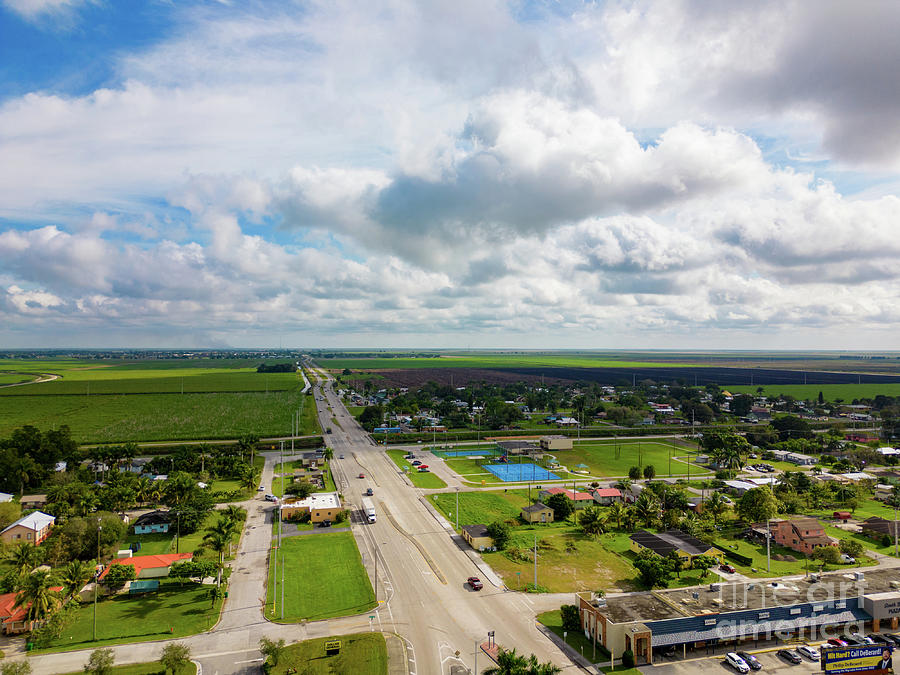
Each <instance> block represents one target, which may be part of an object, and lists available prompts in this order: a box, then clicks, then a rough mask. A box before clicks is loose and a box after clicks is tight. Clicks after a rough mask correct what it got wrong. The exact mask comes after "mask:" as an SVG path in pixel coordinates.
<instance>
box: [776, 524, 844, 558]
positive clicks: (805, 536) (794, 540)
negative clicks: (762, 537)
mask: <svg viewBox="0 0 900 675" xmlns="http://www.w3.org/2000/svg"><path fill="white" fill-rule="evenodd" d="M769 527H770V529H771V531H772V539H774V540H775V543H777V544H781V545H782V546H785V547H787V548H790V549H793V550H794V551H799V552H800V553H805V554H807V555H809V554H810V553H812V552H813V549H814V548H816V547H817V546H836V545H837V540H835V539H832V538H831V537H829V536H828V535H826V534H825V528H824V527H822V524H821V523H820V522H819V521H818V520H816V519H815V518H795V519H793V520H773V521H771V523H770V526H769Z"/></svg>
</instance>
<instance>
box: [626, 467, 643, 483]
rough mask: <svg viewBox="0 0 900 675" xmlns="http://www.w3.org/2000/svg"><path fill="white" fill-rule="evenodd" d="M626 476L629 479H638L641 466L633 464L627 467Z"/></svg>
mask: <svg viewBox="0 0 900 675" xmlns="http://www.w3.org/2000/svg"><path fill="white" fill-rule="evenodd" d="M628 477H629V478H630V479H631V480H638V479H639V478H640V477H641V467H639V466H633V467H631V468H630V469H628Z"/></svg>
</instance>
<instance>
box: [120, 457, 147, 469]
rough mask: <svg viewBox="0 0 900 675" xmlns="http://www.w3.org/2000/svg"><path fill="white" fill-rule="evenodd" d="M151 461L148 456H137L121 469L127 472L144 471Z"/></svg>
mask: <svg viewBox="0 0 900 675" xmlns="http://www.w3.org/2000/svg"><path fill="white" fill-rule="evenodd" d="M149 463H150V459H149V458H147V457H135V458H133V459H132V460H131V462H130V463H129V464H125V465H124V466H122V468H121V469H119V470H120V471H123V472H127V473H144V469H146V468H147V465H148V464H149Z"/></svg>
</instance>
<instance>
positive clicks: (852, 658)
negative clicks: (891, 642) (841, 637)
mask: <svg viewBox="0 0 900 675" xmlns="http://www.w3.org/2000/svg"><path fill="white" fill-rule="evenodd" d="M820 663H821V666H822V670H823V671H825V672H826V673H830V674H832V675H837V673H855V674H856V675H888V674H889V673H893V672H894V664H893V647H891V646H888V645H862V646H861V647H828V648H824V649H822V658H821V661H820Z"/></svg>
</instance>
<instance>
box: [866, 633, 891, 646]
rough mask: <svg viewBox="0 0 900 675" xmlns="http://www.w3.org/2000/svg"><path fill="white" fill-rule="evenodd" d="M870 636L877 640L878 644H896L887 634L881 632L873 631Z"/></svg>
mask: <svg viewBox="0 0 900 675" xmlns="http://www.w3.org/2000/svg"><path fill="white" fill-rule="evenodd" d="M869 637H870V638H872V639H873V640H875V643H876V644H880V645H892V646H893V645H894V641H893V640H891V639H890V638H889V637H887V636H885V635H880V634H879V633H872V634H871V635H869Z"/></svg>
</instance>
